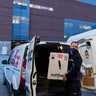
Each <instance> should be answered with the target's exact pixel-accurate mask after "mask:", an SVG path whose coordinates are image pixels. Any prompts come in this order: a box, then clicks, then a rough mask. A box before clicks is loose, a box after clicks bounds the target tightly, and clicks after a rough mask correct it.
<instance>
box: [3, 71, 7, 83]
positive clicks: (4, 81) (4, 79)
mask: <svg viewBox="0 0 96 96" xmlns="http://www.w3.org/2000/svg"><path fill="white" fill-rule="evenodd" d="M3 85H6V78H5V74H4V73H3Z"/></svg>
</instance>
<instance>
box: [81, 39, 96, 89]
mask: <svg viewBox="0 0 96 96" xmlns="http://www.w3.org/2000/svg"><path fill="white" fill-rule="evenodd" d="M79 51H80V54H81V56H82V59H83V63H82V67H81V71H82V73H83V76H82V86H83V87H84V88H87V89H96V83H95V82H96V76H95V74H96V65H95V62H96V61H95V60H96V59H95V58H94V57H95V54H96V52H95V47H94V43H93V40H87V41H85V42H83V43H82V44H80V47H79Z"/></svg>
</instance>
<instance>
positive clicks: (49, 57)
mask: <svg viewBox="0 0 96 96" xmlns="http://www.w3.org/2000/svg"><path fill="white" fill-rule="evenodd" d="M38 41H39V40H38V38H37V36H35V37H33V39H32V40H31V42H30V44H29V50H28V53H27V54H28V55H27V56H28V57H27V63H26V83H25V85H26V96H63V95H64V82H63V80H62V77H61V75H62V74H65V72H66V71H67V67H68V58H69V51H70V46H69V45H68V44H66V43H64V42H52V41H49V42H46V41H40V42H38Z"/></svg>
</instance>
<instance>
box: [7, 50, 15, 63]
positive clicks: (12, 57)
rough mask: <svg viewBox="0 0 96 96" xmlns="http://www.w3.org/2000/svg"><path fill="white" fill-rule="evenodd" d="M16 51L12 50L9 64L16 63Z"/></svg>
mask: <svg viewBox="0 0 96 96" xmlns="http://www.w3.org/2000/svg"><path fill="white" fill-rule="evenodd" d="M15 53H16V52H15V51H14V50H13V51H12V52H11V54H10V56H9V59H8V63H9V64H12V65H13V64H14V61H15Z"/></svg>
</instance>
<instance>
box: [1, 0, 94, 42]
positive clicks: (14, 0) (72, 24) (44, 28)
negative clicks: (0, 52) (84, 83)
mask: <svg viewBox="0 0 96 96" xmlns="http://www.w3.org/2000/svg"><path fill="white" fill-rule="evenodd" d="M81 1H82V0H81ZM81 1H80V0H11V1H10V2H9V3H7V2H8V1H7V0H3V1H0V4H1V6H0V10H1V8H2V9H3V10H4V9H6V10H7V13H6V11H2V10H1V12H2V14H4V15H1V14H0V19H1V18H2V22H0V33H1V34H2V36H0V40H13V41H15V40H24V41H29V40H30V39H31V38H32V37H33V36H34V35H39V36H40V38H41V40H56V41H57V40H59V41H64V40H65V41H66V40H67V39H68V37H70V36H72V35H75V34H78V33H82V32H85V31H87V30H91V29H95V28H96V10H95V9H96V6H95V5H93V4H90V3H85V2H81ZM90 1H91V0H90ZM2 4H3V6H2ZM6 16H7V17H6ZM7 19H8V20H7ZM3 23H4V24H5V27H4V28H3V27H2V24H3ZM3 30H5V31H3ZM4 32H5V33H4ZM7 34H8V35H7ZM3 35H4V37H3Z"/></svg>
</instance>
